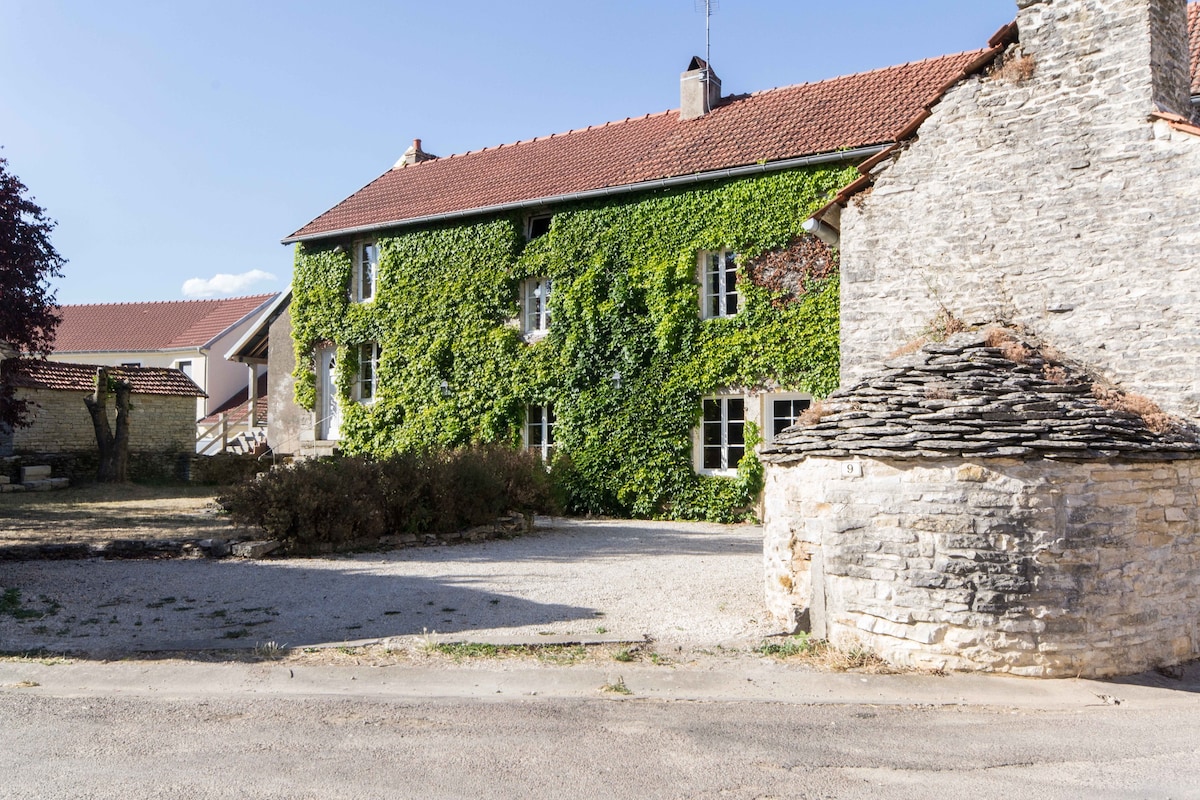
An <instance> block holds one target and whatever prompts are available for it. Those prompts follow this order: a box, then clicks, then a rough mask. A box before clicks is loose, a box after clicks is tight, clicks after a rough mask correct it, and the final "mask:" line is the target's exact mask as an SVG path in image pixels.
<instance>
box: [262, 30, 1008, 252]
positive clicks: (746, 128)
mask: <svg viewBox="0 0 1200 800" xmlns="http://www.w3.org/2000/svg"><path fill="white" fill-rule="evenodd" d="M984 52H986V51H983V50H976V51H972V52H968V53H959V54H957V55H950V56H942V57H940V58H932V59H928V60H925V61H918V62H914V63H911V64H903V65H900V66H896V67H889V68H887V69H880V70H875V71H873V72H864V73H860V74H857V75H847V76H844V77H840V78H833V79H830V80H825V81H820V82H819V83H806V84H800V85H798V86H788V87H784V88H780V89H770V90H767V91H763V92H757V93H755V94H750V95H735V96H732V97H727V98H724V99H723V100H722V102H721V105H719V106H718V107H716V108H714V109H713V110H712V111H711V112H709V113H708V114H706V115H704V116H703V117H699V118H697V119H692V120H686V121H680V119H679V112H678V111H666V112H662V113H659V114H649V115H646V116H644V117H637V118H632V119H626V120H622V121H617V122H610V123H608V124H606V125H599V126H593V127H590V128H584V129H580V130H576V131H568V132H567V133H562V134H555V135H552V136H545V137H540V138H537V139H531V140H528V141H523V142H517V143H515V144H507V145H501V146H499V147H491V148H486V149H484V150H476V151H473V152H469V153H464V154H461V155H454V156H449V157H446V158H439V159H436V160H432V161H423V162H420V163H418V164H412V165H409V166H406V167H403V168H401V169H394V170H390V171H388V172H386V173H384V174H383V175H381V176H380V177H378V178H376V179H375V180H374V181H372V182H371V183H369V184H368V185H367V186H365V187H364V188H362V189H360V190H359V191H358V192H355V193H354V194H353V195H351V196H350V197H348V198H347V199H345V200H343V201H342V202H341V203H339V204H338V205H336V206H334V207H333V208H332V209H330V210H329V211H326V212H325V213H324V214H322V215H321V216H319V217H317V218H316V219H315V220H313V221H312V222H310V223H308V224H307V225H305V226H304V227H303V228H301V229H300V230H298V231H296V233H294V234H292V236H290V237H288V239H287V240H285V241H294V240H302V239H306V238H310V237H318V236H321V235H328V234H331V233H334V232H338V231H347V230H352V229H356V228H364V227H370V226H383V225H386V224H388V223H400V222H405V221H408V220H414V219H419V218H422V217H427V216H431V215H436V214H446V213H453V212H465V211H471V210H474V209H486V208H489V207H495V206H500V205H506V204H510V203H519V202H528V201H536V200H538V199H541V198H548V197H556V196H561V195H567V194H573V193H576V192H584V191H591V190H600V189H606V188H612V187H617V186H628V185H631V184H638V183H643V182H647V181H654V180H658V179H662V178H669V177H676V176H683V175H693V174H696V173H704V172H712V171H716V170H721V169H727V168H730V167H739V166H747V165H753V164H758V163H768V162H772V161H781V160H786V159H790V158H797V157H800V156H806V155H816V154H820V153H831V152H835V151H837V150H840V149H844V148H856V147H865V146H869V145H876V144H883V143H888V142H891V141H893V139H892V135H893V134H894V133H895V132H896V131H897V130H898V129H900V128H901V127H902V126H903V125H904V124H905V123H907V122H908V121H909V120H911V119H912V118H913V116H914V115H915V114H916V113H917V112H918V111H920V110H921V109H922V108H923V106H924V105H925V104H927V103H929V102H931V101H932V100H933V99H935V98H936V96H937V94H938V91H939V90H940V89H941V88H942V87H944V86H945V85H946V84H947V83H948V82H950V81H952V80H954V79H955V78H956V77H957V76H960V75H962V73H963V71H964V69H965V68H966V67H968V66H969V65H971V64H972V63H974V62H976V61H977V60H978V59H979V57H980V56H981V54H983V53H984Z"/></svg>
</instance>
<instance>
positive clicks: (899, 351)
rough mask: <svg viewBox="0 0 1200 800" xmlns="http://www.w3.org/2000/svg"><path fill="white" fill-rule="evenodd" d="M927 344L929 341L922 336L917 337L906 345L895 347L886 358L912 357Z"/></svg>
mask: <svg viewBox="0 0 1200 800" xmlns="http://www.w3.org/2000/svg"><path fill="white" fill-rule="evenodd" d="M927 344H929V339H928V338H926V337H924V336H919V337H917V338H916V339H913V340H912V341H911V342H909V343H908V344H905V345H902V346H900V347H897V348H896V349H895V350H893V351H892V352H891V353H890V354H889V355H888V358H899V357H900V356H907V355H912V354H913V353H915V352H917V351H918V350H920V349H921V348H922V347H924V346H925V345H927Z"/></svg>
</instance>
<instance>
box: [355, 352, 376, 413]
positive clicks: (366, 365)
mask: <svg viewBox="0 0 1200 800" xmlns="http://www.w3.org/2000/svg"><path fill="white" fill-rule="evenodd" d="M378 369H379V345H378V344H376V343H375V342H363V343H362V344H360V345H359V346H358V376H357V379H356V381H355V392H354V395H355V399H356V400H358V401H359V402H360V403H370V402H372V401H373V400H374V399H375V374H376V372H377V371H378Z"/></svg>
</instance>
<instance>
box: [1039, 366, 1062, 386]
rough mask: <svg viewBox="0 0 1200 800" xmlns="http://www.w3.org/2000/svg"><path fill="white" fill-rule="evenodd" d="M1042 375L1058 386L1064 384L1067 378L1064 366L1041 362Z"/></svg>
mask: <svg viewBox="0 0 1200 800" xmlns="http://www.w3.org/2000/svg"><path fill="white" fill-rule="evenodd" d="M1042 377H1043V378H1045V379H1046V380H1048V381H1050V382H1051V383H1053V384H1057V385H1058V386H1065V385H1066V384H1067V381H1068V380H1069V377H1068V375H1067V370H1066V368H1064V367H1061V366H1059V365H1058V364H1043V365H1042Z"/></svg>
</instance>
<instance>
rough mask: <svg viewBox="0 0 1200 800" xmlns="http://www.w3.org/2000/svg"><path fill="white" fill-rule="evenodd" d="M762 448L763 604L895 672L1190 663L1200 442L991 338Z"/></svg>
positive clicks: (1088, 670) (892, 378) (972, 341)
mask: <svg viewBox="0 0 1200 800" xmlns="http://www.w3.org/2000/svg"><path fill="white" fill-rule="evenodd" d="M818 414H819V416H820V419H819V421H816V422H813V423H812V424H809V425H807V426H797V427H794V428H791V429H789V430H788V431H787V432H785V433H784V434H782V435H780V436H779V437H778V438H777V440H776V442H775V444H774V445H773V446H771V447H769V448H767V449H765V451H764V453H763V456H762V457H763V460H764V461H766V462H767V463H768V464H769V468H768V471H767V480H768V487H767V492H766V497H767V503H768V507H767V509H766V517H767V520H768V522H767V526H766V563H767V597H768V603H769V605H770V607H771V610H772V611H773V612H774V613H775V614H777V615H778V616H780V617H783V618H785V619H788V620H790V622H791V623H792V625H793V626H795V625H799V626H801V627H804V628H806V629H808V630H810V631H811V632H812V633H813V634H814V635H815V636H818V637H821V638H828V639H829V640H831V641H832V642H834V643H835V644H839V645H843V646H852V645H854V644H862V645H865V646H867V647H869V648H870V649H871V650H873V651H874V652H876V653H878V654H879V655H881V656H883V657H884V658H886V659H888V660H889V661H892V662H893V663H898V664H907V665H912V666H921V667H929V668H939V669H982V670H995V671H1003V672H1011V673H1014V674H1021V675H1043V676H1051V675H1054V676H1068V675H1071V676H1073V675H1091V676H1096V675H1112V674H1120V673H1128V672H1136V671H1139V670H1143V669H1147V668H1150V667H1154V666H1158V665H1160V664H1170V663H1177V662H1179V661H1183V660H1186V659H1188V658H1191V657H1193V656H1195V655H1196V654H1197V653H1198V652H1200V638H1198V637H1197V624H1198V622H1200V535H1198V534H1197V529H1198V524H1200V503H1198V491H1200V431H1197V429H1196V428H1194V427H1192V426H1190V425H1188V424H1187V423H1185V422H1183V421H1181V420H1176V419H1173V418H1170V417H1168V416H1167V415H1165V414H1163V413H1162V412H1161V411H1158V410H1157V409H1155V408H1153V407H1152V406H1151V405H1150V404H1149V403H1148V402H1147V401H1145V400H1144V399H1142V398H1137V397H1132V396H1129V395H1126V394H1124V393H1121V392H1119V391H1117V390H1115V389H1112V388H1108V387H1105V386H1103V385H1101V384H1099V383H1098V382H1097V380H1096V378H1094V377H1093V376H1090V375H1087V374H1086V373H1082V372H1080V371H1078V370H1077V369H1076V368H1073V367H1072V366H1070V365H1068V364H1064V363H1061V362H1056V361H1054V360H1052V359H1047V358H1046V357H1045V356H1044V355H1043V354H1042V352H1041V351H1040V350H1039V349H1038V348H1037V347H1036V346H1034V345H1032V344H1030V343H1026V342H1021V341H1020V340H1019V339H1017V338H1016V337H1014V336H1012V335H1011V334H1007V333H1005V332H1003V331H1001V330H1000V329H998V328H993V329H991V330H989V331H988V332H987V333H986V334H985V333H962V334H958V335H955V336H953V337H951V338H950V339H949V340H947V341H946V342H944V343H941V344H927V345H925V346H924V347H922V348H921V349H920V350H918V351H917V352H916V353H914V354H911V355H907V356H903V357H899V358H897V359H895V360H892V361H890V362H888V363H887V364H886V366H885V368H884V369H883V370H881V371H879V372H877V373H875V374H873V375H871V376H870V377H869V378H867V379H866V380H864V381H862V382H860V383H858V384H856V385H854V386H852V387H849V388H846V389H842V390H839V391H838V392H835V393H834V394H833V395H831V396H830V397H829V398H828V399H827V400H826V401H825V402H824V403H823V404H822V406H821V408H820V409H818V410H817V411H816V413H815V414H814V416H816V415H818Z"/></svg>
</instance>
